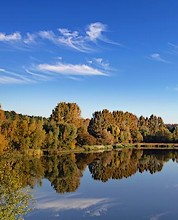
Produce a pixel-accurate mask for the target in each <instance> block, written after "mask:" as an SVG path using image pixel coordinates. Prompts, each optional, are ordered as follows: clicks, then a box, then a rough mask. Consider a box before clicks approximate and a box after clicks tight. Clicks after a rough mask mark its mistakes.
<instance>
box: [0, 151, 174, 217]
mask: <svg viewBox="0 0 178 220" xmlns="http://www.w3.org/2000/svg"><path fill="white" fill-rule="evenodd" d="M170 159H172V160H173V161H178V152H177V151H174V150H138V149H123V150H119V151H110V152H103V153H88V154H84V153H82V154H81V153H80V154H74V153H72V154H61V155H55V156H44V157H41V158H29V157H22V156H20V157H15V156H12V155H9V156H7V155H6V156H1V157H0V219H4V220H5V219H10V220H11V219H12V220H13V219H20V218H22V216H23V215H24V214H26V213H27V212H28V211H29V208H28V207H29V203H30V200H31V196H30V193H29V191H28V190H24V189H27V188H28V187H31V188H33V187H34V186H35V185H36V184H38V185H41V183H42V179H43V178H46V179H48V180H49V181H50V182H51V185H52V186H53V188H54V189H55V191H56V192H58V193H65V192H74V191H75V190H76V189H77V188H78V187H79V185H80V179H81V177H82V175H83V172H84V171H85V169H86V167H87V166H88V167H89V171H90V172H91V174H92V177H93V178H94V179H95V180H100V181H103V182H106V181H108V180H109V179H122V178H127V177H130V176H132V175H134V174H135V173H136V172H140V173H142V172H144V171H149V172H150V173H151V174H153V173H155V172H159V171H161V170H162V168H163V165H164V163H165V162H167V161H168V160H170Z"/></svg>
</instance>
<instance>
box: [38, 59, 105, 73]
mask: <svg viewBox="0 0 178 220" xmlns="http://www.w3.org/2000/svg"><path fill="white" fill-rule="evenodd" d="M36 70H38V71H40V72H41V71H42V72H43V71H47V72H52V73H59V74H63V75H70V76H72V75H76V76H94V75H95V76H96V75H99V76H105V75H107V73H106V72H104V70H100V69H97V68H94V67H92V66H89V65H86V64H65V63H61V62H59V63H56V64H47V63H44V64H39V65H37V66H36Z"/></svg>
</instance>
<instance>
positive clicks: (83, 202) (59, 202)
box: [36, 198, 109, 211]
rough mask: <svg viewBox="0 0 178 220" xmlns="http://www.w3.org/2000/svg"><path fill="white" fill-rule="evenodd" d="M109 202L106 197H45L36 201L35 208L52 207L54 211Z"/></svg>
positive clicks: (85, 207) (84, 207)
mask: <svg viewBox="0 0 178 220" xmlns="http://www.w3.org/2000/svg"><path fill="white" fill-rule="evenodd" d="M107 202H109V200H108V199H106V198H74V199H72V198H70V199H53V200H51V199H49V200H48V199H46V200H41V201H39V202H38V204H37V206H36V208H37V209H54V210H55V211H61V210H70V209H81V210H82V209H87V208H90V207H91V206H95V205H99V204H103V203H107Z"/></svg>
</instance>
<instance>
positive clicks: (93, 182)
mask: <svg viewBox="0 0 178 220" xmlns="http://www.w3.org/2000/svg"><path fill="white" fill-rule="evenodd" d="M177 162H178V151H176V150H137V149H124V150H119V151H109V152H103V153H102V152H101V153H87V154H84V153H82V154H81V153H80V154H74V153H72V154H61V155H56V156H44V157H41V158H33V157H24V156H12V155H3V156H1V158H0V180H1V182H0V196H1V198H0V199H1V203H0V204H1V208H0V219H7V220H8V219H10V218H9V216H13V217H12V218H11V219H15V218H16V217H20V216H21V214H22V215H24V219H25V220H45V219H46V220H47V219H51V220H54V219H55V220H57V219H59V220H60V219H62V220H71V219H74V220H80V219H86V220H90V219H102V220H108V219H112V220H115V219H121V220H142V219H143V220H166V219H168V220H175V219H178V209H177V204H178V164H177ZM19 204H20V205H19ZM29 206H30V207H31V210H28V207H29ZM19 207H20V208H19ZM19 213H20V214H19Z"/></svg>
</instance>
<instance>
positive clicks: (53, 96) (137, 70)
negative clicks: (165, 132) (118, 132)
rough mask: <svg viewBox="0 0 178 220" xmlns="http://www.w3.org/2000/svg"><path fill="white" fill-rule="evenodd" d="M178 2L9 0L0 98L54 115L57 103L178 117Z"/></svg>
mask: <svg viewBox="0 0 178 220" xmlns="http://www.w3.org/2000/svg"><path fill="white" fill-rule="evenodd" d="M177 8H178V1H176V0H164V1H163V0H144V1H143V0H118V1H116V0H105V1H101V0H97V1H94V0H90V1H89V0H85V1H83V0H76V1H72V0H65V1H58V0H53V1H48V0H45V1H41V0H38V1H35V0H31V1H28V2H27V1H22V0H6V1H2V2H1V6H0V103H1V104H2V107H3V109H5V110H15V111H16V112H18V113H23V114H29V115H42V116H47V117H48V116H49V115H50V114H51V111H52V109H53V108H54V107H55V106H56V104H57V103H58V102H61V101H66V102H76V103H78V105H79V106H80V108H81V110H82V116H83V117H91V116H92V113H93V112H94V111H96V110H102V109H104V108H107V109H109V110H111V111H112V110H123V111H129V112H132V113H134V114H136V115H137V116H140V115H144V116H150V115H151V114H155V115H159V116H161V117H162V118H163V119H164V121H165V122H166V123H178V113H177V109H178V102H177V100H178V62H177V59H178V25H177V24H178V13H177Z"/></svg>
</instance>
